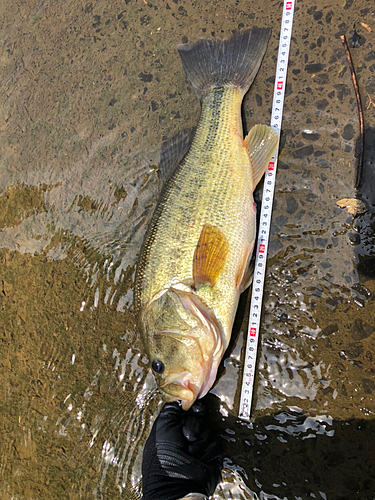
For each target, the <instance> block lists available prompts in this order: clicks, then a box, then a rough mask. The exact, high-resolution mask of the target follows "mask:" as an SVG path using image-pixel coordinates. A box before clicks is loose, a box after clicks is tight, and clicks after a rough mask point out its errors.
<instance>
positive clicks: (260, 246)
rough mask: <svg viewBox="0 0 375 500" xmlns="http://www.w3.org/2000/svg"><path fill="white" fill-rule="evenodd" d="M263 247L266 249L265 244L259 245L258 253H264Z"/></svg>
mask: <svg viewBox="0 0 375 500" xmlns="http://www.w3.org/2000/svg"><path fill="white" fill-rule="evenodd" d="M265 249H266V246H265V245H259V253H264V251H265Z"/></svg>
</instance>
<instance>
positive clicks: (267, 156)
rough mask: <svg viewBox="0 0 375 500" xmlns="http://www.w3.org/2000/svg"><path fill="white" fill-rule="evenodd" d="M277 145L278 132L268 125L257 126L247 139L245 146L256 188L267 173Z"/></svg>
mask: <svg viewBox="0 0 375 500" xmlns="http://www.w3.org/2000/svg"><path fill="white" fill-rule="evenodd" d="M277 143H278V135H277V132H276V131H275V130H273V129H272V128H271V127H268V126H267V125H255V126H254V127H253V128H252V129H251V130H250V132H249V133H248V134H247V136H246V137H245V140H244V146H245V148H246V149H247V152H248V153H249V157H250V162H251V166H252V171H253V187H254V188H255V186H256V185H257V184H258V182H259V181H260V179H261V178H262V176H263V174H264V172H265V171H266V169H267V166H268V163H269V162H270V160H271V158H272V155H273V153H274V151H275V149H276V146H277Z"/></svg>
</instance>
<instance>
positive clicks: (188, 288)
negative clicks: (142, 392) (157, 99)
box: [135, 27, 278, 409]
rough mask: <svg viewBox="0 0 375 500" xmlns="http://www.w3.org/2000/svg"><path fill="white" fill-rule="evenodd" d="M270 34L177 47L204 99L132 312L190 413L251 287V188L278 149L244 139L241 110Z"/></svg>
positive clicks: (142, 266) (269, 134)
mask: <svg viewBox="0 0 375 500" xmlns="http://www.w3.org/2000/svg"><path fill="white" fill-rule="evenodd" d="M269 36H270V30H269V29H266V28H255V27H254V28H253V29H252V30H244V31H240V32H238V33H236V34H234V35H233V36H231V37H230V38H228V39H227V40H224V41H221V40H216V39H200V40H198V41H197V42H196V43H192V44H186V45H182V46H179V47H178V52H179V55H180V58H181V61H182V65H183V68H184V70H185V73H186V76H187V79H188V80H189V82H190V84H191V86H192V87H193V90H194V92H195V94H196V95H197V97H198V98H199V99H200V101H201V105H202V111H201V117H200V120H199V124H198V127H197V130H196V133H195V136H194V139H193V142H192V145H191V147H190V150H189V152H188V153H187V155H186V156H185V157H184V159H183V160H182V161H181V163H180V164H179V165H177V167H176V168H175V170H174V171H173V173H172V174H171V176H170V178H169V179H168V182H167V183H166V185H165V186H164V188H163V190H162V193H161V196H160V200H159V203H158V205H157V207H156V209H155V212H154V215H153V217H152V220H151V223H150V226H149V228H148V230H147V232H146V236H145V240H144V243H143V247H142V249H141V253H140V257H139V262H138V266H137V272H136V282H135V311H136V315H137V323H138V326H139V329H140V332H141V335H142V337H143V341H144V344H145V348H146V351H147V354H148V356H149V358H150V360H151V367H152V370H153V373H154V375H155V378H156V381H157V384H158V386H159V388H160V390H161V391H162V393H163V395H164V398H165V399H166V400H169V401H172V400H180V401H181V402H182V407H183V408H184V409H188V408H189V407H190V406H191V405H192V404H193V403H194V401H195V400H196V399H197V398H201V397H203V396H204V395H205V394H206V393H207V392H208V391H209V389H210V388H211V386H212V385H213V383H214V381H215V378H216V374H217V369H218V366H219V363H220V360H221V358H222V356H223V354H224V351H225V350H226V348H227V346H228V344H229V340H230V337H231V332H232V326H233V321H234V317H235V313H236V309H237V305H238V300H239V296H240V294H241V292H242V291H243V290H244V289H246V287H247V286H248V285H249V284H250V276H249V274H250V273H249V262H250V259H251V255H252V252H253V248H254V240H255V231H256V207H255V204H254V199H253V191H254V189H255V187H256V185H257V184H258V182H259V181H260V179H261V177H262V176H263V174H264V172H265V170H266V168H267V165H268V163H269V161H270V159H271V157H272V154H273V152H274V150H275V147H276V144H277V140H278V139H277V134H276V133H275V132H274V131H273V130H272V129H271V128H270V127H267V126H265V125H256V126H255V127H253V128H252V129H251V131H250V132H249V134H248V135H247V136H246V137H245V139H244V137H243V129H242V119H241V104H242V99H243V97H244V95H245V94H246V92H247V91H248V89H249V88H250V86H251V84H252V82H253V80H254V78H255V75H256V73H257V72H258V69H259V67H260V64H261V62H262V59H263V57H264V54H265V51H266V48H267V44H268V39H269Z"/></svg>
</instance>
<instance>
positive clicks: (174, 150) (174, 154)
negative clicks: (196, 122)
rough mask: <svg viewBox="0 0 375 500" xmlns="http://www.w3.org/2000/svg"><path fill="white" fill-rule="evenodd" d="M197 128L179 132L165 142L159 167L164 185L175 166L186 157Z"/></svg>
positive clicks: (160, 177)
mask: <svg viewBox="0 0 375 500" xmlns="http://www.w3.org/2000/svg"><path fill="white" fill-rule="evenodd" d="M195 130H196V128H195V127H193V128H191V129H190V130H184V131H181V132H178V133H177V134H176V135H174V136H173V137H172V138H171V139H169V140H167V141H165V142H163V145H162V147H161V151H160V163H159V167H158V172H159V179H160V182H161V184H162V185H163V184H164V183H165V182H166V181H167V180H168V179H169V177H170V176H171V174H172V173H173V171H174V170H175V168H176V167H177V165H178V164H179V163H181V161H182V160H183V159H184V157H185V155H186V154H187V152H188V151H189V148H190V146H191V143H192V141H193V137H194V134H195Z"/></svg>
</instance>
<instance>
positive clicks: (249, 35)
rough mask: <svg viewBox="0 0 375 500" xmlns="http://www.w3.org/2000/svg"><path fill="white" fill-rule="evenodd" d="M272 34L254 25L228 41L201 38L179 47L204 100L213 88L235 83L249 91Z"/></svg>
mask: <svg viewBox="0 0 375 500" xmlns="http://www.w3.org/2000/svg"><path fill="white" fill-rule="evenodd" d="M270 34H271V30H270V29H269V28H256V27H254V28H252V29H249V30H243V31H239V32H237V33H235V34H234V35H232V36H231V37H229V38H227V39H226V40H217V39H210V38H206V39H205V38H201V39H200V40H198V41H197V42H195V43H188V44H186V45H180V46H178V47H177V50H178V53H179V55H180V58H181V61H182V66H183V68H184V71H185V74H186V77H187V79H188V80H189V83H190V85H191V86H192V87H193V90H194V92H195V94H196V95H197V97H198V98H199V99H200V98H201V97H202V96H203V95H204V94H205V93H206V92H208V91H209V90H210V88H212V87H225V86H226V85H234V86H236V87H239V88H241V89H242V90H243V94H245V93H246V92H247V91H248V90H249V88H250V85H251V84H252V83H253V80H254V78H255V75H256V74H257V72H258V69H259V67H260V65H261V62H262V59H263V56H264V54H265V52H266V48H267V44H268V40H269V37H270Z"/></svg>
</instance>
